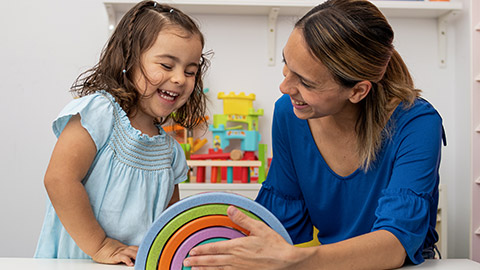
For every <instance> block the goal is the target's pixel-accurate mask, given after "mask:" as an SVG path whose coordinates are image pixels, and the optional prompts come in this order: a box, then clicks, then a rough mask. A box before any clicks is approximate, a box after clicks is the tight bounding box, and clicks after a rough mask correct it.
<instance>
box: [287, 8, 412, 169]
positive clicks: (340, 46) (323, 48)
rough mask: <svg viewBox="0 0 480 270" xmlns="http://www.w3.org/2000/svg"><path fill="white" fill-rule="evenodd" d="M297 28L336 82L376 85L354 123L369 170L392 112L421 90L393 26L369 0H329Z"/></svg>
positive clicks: (364, 167)
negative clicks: (397, 47) (398, 47)
mask: <svg viewBox="0 0 480 270" xmlns="http://www.w3.org/2000/svg"><path fill="white" fill-rule="evenodd" d="M295 27H296V28H298V29H301V31H302V33H303V36H304V38H305V40H306V43H307V45H308V47H309V49H310V50H311V52H312V54H313V55H314V56H315V57H316V58H318V60H320V61H321V62H322V63H323V64H324V65H325V66H326V67H327V69H328V70H329V71H330V72H331V73H332V74H333V77H334V78H335V80H336V81H337V82H338V83H340V84H341V85H343V86H345V87H349V88H351V87H353V86H354V85H355V84H356V83H358V82H360V81H364V80H367V81H370V82H371V83H372V89H371V90H370V93H369V94H368V95H367V96H366V97H365V98H364V99H363V100H362V101H361V102H360V115H359V117H358V119H357V122H356V127H355V129H356V133H357V145H358V147H357V151H358V155H359V158H360V161H361V166H362V168H363V169H364V170H365V171H366V170H368V168H369V167H370V166H371V165H372V164H373V162H374V161H375V160H376V157H377V154H378V152H379V150H380V148H381V146H382V142H383V141H384V140H385V139H386V138H388V136H389V133H390V130H389V127H386V125H387V122H388V119H389V117H390V114H391V112H392V110H393V109H394V108H395V107H396V106H397V105H398V103H399V102H400V101H402V102H403V104H404V105H405V106H411V105H412V104H413V102H414V100H415V99H416V98H417V97H418V96H419V95H420V92H421V91H420V90H418V89H415V87H414V85H413V80H412V77H411V76H410V73H409V71H408V69H407V66H406V65H405V63H404V62H403V60H402V58H401V57H400V55H399V54H398V53H397V51H396V50H395V48H394V47H393V44H392V42H393V35H394V34H393V30H392V28H391V26H390V25H389V23H388V22H387V20H386V18H385V17H384V16H383V14H382V13H381V12H380V11H379V10H378V8H377V7H375V5H373V4H372V3H370V2H369V1H365V0H328V1H326V2H324V3H323V4H320V5H318V6H316V7H315V8H313V9H312V10H310V11H309V12H308V13H307V14H306V15H305V16H303V17H302V18H301V19H300V20H299V21H298V22H297V23H296V25H295ZM395 100H398V102H392V101H395ZM390 128H391V127H390Z"/></svg>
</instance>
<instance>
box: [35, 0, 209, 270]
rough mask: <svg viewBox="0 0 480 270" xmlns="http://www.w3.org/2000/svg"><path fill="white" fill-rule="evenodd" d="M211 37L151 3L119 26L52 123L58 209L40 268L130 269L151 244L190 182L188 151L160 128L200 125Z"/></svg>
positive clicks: (51, 212) (51, 184) (51, 173)
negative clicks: (67, 261) (54, 262)
mask: <svg viewBox="0 0 480 270" xmlns="http://www.w3.org/2000/svg"><path fill="white" fill-rule="evenodd" d="M203 46H204V39H203V35H202V33H201V32H200V30H199V29H198V26H197V25H196V24H195V23H194V22H193V21H192V19H191V18H189V17H188V16H187V15H185V14H184V13H182V12H181V11H179V10H177V9H175V8H172V7H169V6H166V5H160V4H158V3H156V2H154V1H143V2H140V3H139V4H137V5H135V6H134V7H133V8H132V9H131V10H130V11H128V12H127V13H126V14H125V16H124V17H123V18H122V20H121V21H120V22H119V24H118V26H117V28H116V30H115V32H114V33H113V35H112V37H111V38H110V40H109V42H108V44H107V46H106V48H105V49H104V51H103V53H102V56H101V58H100V61H99V63H98V64H97V65H96V66H95V67H93V68H92V69H91V70H89V71H87V72H85V73H83V74H82V75H80V76H79V78H78V79H77V81H76V82H75V83H74V85H73V86H72V91H73V92H76V93H77V94H78V95H79V96H80V98H78V99H75V100H73V101H72V102H71V103H70V104H68V105H67V106H66V107H65V108H64V109H63V111H62V112H61V113H60V115H59V116H58V118H57V119H56V120H55V121H54V123H53V130H54V132H55V135H56V136H57V137H58V141H57V144H56V146H55V148H54V150H53V153H52V157H51V160H50V163H49V165H48V169H47V171H46V174H45V187H46V190H47V192H48V195H49V198H50V202H51V203H49V204H48V208H47V212H46V217H45V222H44V225H43V228H42V231H41V234H40V238H39V242H38V247H37V250H36V253H35V257H37V258H89V257H91V258H92V259H93V260H94V261H97V262H100V263H109V264H116V263H125V264H127V265H129V266H131V265H133V262H134V260H135V257H136V253H137V249H138V247H137V245H139V244H140V242H141V240H142V238H143V236H144V234H145V233H146V232H147V230H148V229H149V227H150V225H151V224H152V222H153V221H154V220H155V219H156V218H157V217H158V216H159V215H160V213H161V212H162V211H163V210H164V209H165V208H166V207H167V206H168V205H170V204H172V203H174V202H176V201H178V199H179V192H178V187H177V184H178V183H180V182H182V181H184V180H185V179H186V178H187V174H186V173H187V164H186V160H185V156H184V153H183V151H182V148H181V147H180V145H179V144H178V143H177V142H176V141H175V140H174V139H172V138H171V137H170V136H168V135H167V134H166V133H165V131H164V130H163V129H162V128H161V126H160V125H161V124H162V123H164V122H165V121H167V120H168V119H172V120H173V121H174V122H176V123H179V124H181V125H182V126H184V127H188V128H192V127H195V126H197V125H199V124H200V123H201V119H202V117H203V115H204V113H205V104H206V103H205V95H204V93H203V91H202V90H203V82H202V74H203V73H204V72H205V69H206V66H207V65H206V64H207V61H206V59H205V58H204V56H203V55H202V50H203Z"/></svg>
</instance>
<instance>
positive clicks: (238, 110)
mask: <svg viewBox="0 0 480 270" xmlns="http://www.w3.org/2000/svg"><path fill="white" fill-rule="evenodd" d="M218 99H223V114H215V115H214V116H213V125H210V127H209V129H210V131H212V135H213V138H214V145H218V144H219V145H220V146H219V147H218V148H219V149H225V148H226V147H228V146H229V145H230V140H231V139H240V140H241V147H240V149H241V150H242V151H257V150H258V144H259V142H260V139H261V135H260V133H259V132H258V117H259V116H262V115H263V109H258V110H256V111H255V109H254V108H253V101H254V100H255V94H249V95H248V96H247V95H245V93H243V92H241V93H240V94H239V95H235V93H233V92H230V93H229V94H228V95H225V93H223V92H220V93H218ZM229 123H234V124H238V123H240V125H237V126H232V127H230V126H228V124H229ZM242 124H246V128H244V127H243V125H242Z"/></svg>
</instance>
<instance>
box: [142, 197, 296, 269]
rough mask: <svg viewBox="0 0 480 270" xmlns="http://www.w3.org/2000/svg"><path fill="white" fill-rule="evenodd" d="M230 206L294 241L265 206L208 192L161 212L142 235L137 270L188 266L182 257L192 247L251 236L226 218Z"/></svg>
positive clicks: (242, 198) (184, 200)
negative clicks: (143, 235)
mask: <svg viewBox="0 0 480 270" xmlns="http://www.w3.org/2000/svg"><path fill="white" fill-rule="evenodd" d="M230 205H234V206H236V207H237V208H238V209H239V210H240V211H242V212H244V213H245V214H247V215H248V216H250V217H251V218H253V219H256V220H261V221H263V222H265V223H266V224H267V225H268V226H270V227H271V228H272V229H273V230H275V231H276V232H277V233H279V234H280V235H281V236H282V237H283V238H284V239H285V240H286V241H287V242H288V243H290V244H292V240H291V239H290V236H289V235H288V233H287V231H286V230H285V228H284V227H283V225H282V224H281V223H280V221H278V219H277V218H276V217H275V216H274V215H273V214H272V213H271V212H270V211H268V210H267V209H266V208H265V207H263V206H262V205H260V204H258V203H256V202H255V201H253V200H251V199H249V198H246V197H243V196H241V195H237V194H234V193H227V192H207V193H201V194H197V195H194V196H191V197H187V198H185V199H183V200H180V201H179V202H177V203H175V204H174V205H172V206H170V207H169V208H168V209H166V210H165V211H164V212H163V213H162V214H161V215H160V217H159V218H158V219H157V220H156V221H155V222H154V223H153V224H152V227H151V228H150V230H149V231H148V232H147V234H146V235H145V237H144V238H143V241H142V243H141V245H140V247H139V250H138V253H137V260H136V261H135V269H136V270H140V269H142V270H153V269H161V270H168V269H170V270H181V269H189V268H187V267H184V266H183V260H184V259H185V258H186V257H187V256H188V252H189V251H190V250H191V249H192V248H193V247H195V246H198V245H203V244H206V243H211V242H216V241H223V240H228V239H234V238H238V237H244V236H246V235H248V234H249V232H248V231H246V230H245V229H243V228H241V227H239V226H238V225H236V224H235V223H233V222H232V221H231V220H230V219H229V218H228V217H227V208H228V206H230Z"/></svg>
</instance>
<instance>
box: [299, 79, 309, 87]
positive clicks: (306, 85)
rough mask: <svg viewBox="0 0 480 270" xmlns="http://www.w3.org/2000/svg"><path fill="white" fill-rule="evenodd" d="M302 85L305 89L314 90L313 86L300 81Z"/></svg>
mask: <svg viewBox="0 0 480 270" xmlns="http://www.w3.org/2000/svg"><path fill="white" fill-rule="evenodd" d="M300 83H301V84H302V85H303V86H304V87H305V88H312V86H311V85H309V84H307V83H305V82H304V81H302V80H300Z"/></svg>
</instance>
